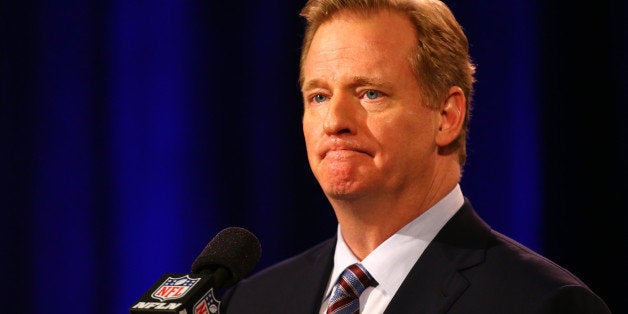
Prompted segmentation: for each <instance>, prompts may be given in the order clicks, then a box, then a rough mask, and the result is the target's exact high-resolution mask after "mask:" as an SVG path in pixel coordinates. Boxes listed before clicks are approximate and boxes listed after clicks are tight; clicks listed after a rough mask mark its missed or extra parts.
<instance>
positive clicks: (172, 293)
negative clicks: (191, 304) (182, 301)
mask: <svg viewBox="0 0 628 314" xmlns="http://www.w3.org/2000/svg"><path fill="white" fill-rule="evenodd" d="M199 280H201V279H200V278H190V276H188V275H185V276H183V277H177V278H173V277H168V279H166V280H164V282H163V283H162V284H161V286H159V287H158V288H157V289H156V290H155V291H153V294H151V296H152V297H153V298H155V299H157V300H159V301H166V300H172V299H178V298H181V297H183V296H184V295H185V294H186V293H187V292H188V291H190V289H192V287H194V285H195V284H196V283H197V282H198V281H199Z"/></svg>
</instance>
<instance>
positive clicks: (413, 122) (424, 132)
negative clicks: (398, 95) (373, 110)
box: [369, 112, 436, 159]
mask: <svg viewBox="0 0 628 314" xmlns="http://www.w3.org/2000/svg"><path fill="white" fill-rule="evenodd" d="M369 124H370V127H369V128H370V129H371V131H372V132H373V136H374V137H376V138H377V141H378V142H379V144H380V145H381V147H382V149H383V151H384V153H385V154H386V155H393V156H389V158H393V159H397V158H401V157H403V156H406V155H414V154H416V153H418V152H419V151H420V150H425V149H429V147H431V146H433V145H432V144H431V143H433V142H434V139H435V135H436V131H435V127H434V121H433V119H432V116H431V115H429V114H422V115H420V114H417V113H409V112H405V113H404V114H400V115H397V116H396V117H390V118H389V119H380V120H378V121H372V122H371V123H369ZM399 155H401V156H399Z"/></svg>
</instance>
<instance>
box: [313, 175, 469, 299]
mask: <svg viewBox="0 0 628 314" xmlns="http://www.w3.org/2000/svg"><path fill="white" fill-rule="evenodd" d="M463 203H464V196H463V194H462V190H461V188H460V185H456V186H455V187H454V189H453V190H452V191H451V192H449V194H447V195H446V196H445V197H444V198H443V199H441V200H440V201H439V202H438V203H436V204H435V205H434V206H432V207H431V208H430V209H428V210H427V211H426V212H424V213H423V214H421V215H420V216H419V217H417V218H415V219H414V220H412V221H411V222H409V223H408V224H407V225H405V226H404V227H402V228H401V229H399V230H398V231H397V232H396V233H395V234H393V235H392V236H391V237H390V238H388V239H387V240H386V241H384V242H383V243H382V244H380V245H379V246H378V247H377V248H376V249H375V250H373V252H371V253H370V254H369V255H368V256H367V257H366V258H364V260H362V261H361V264H362V265H363V266H364V267H365V268H366V269H367V271H368V272H369V273H370V274H371V275H372V276H373V278H374V279H375V280H376V281H377V282H378V283H379V285H378V287H377V288H378V289H382V292H383V293H386V294H388V295H390V296H392V295H394V294H395V293H396V292H397V290H398V289H399V286H401V283H402V282H403V280H404V279H405V278H406V276H407V275H408V273H409V272H410V270H411V269H412V267H413V266H414V264H415V263H416V262H417V260H418V259H419V257H420V256H421V254H423V251H425V248H426V247H427V246H428V244H429V243H430V242H431V241H432V239H434V237H435V236H436V234H437V233H438V232H439V231H440V229H441V228H442V227H443V226H444V225H445V224H446V223H447V221H449V219H450V218H451V217H452V216H453V215H454V214H455V213H456V212H457V211H458V209H460V207H462V204H463ZM357 262H360V261H359V260H358V259H357V257H355V255H353V253H352V252H351V250H350V249H349V247H348V246H347V244H346V243H345V241H344V239H343V238H342V232H341V231H340V226H338V227H337V239H336V251H335V253H334V268H333V270H332V273H331V276H330V277H329V278H330V280H329V282H328V283H327V289H326V290H325V298H328V297H329V294H330V293H331V289H332V288H333V286H334V284H335V283H336V281H337V279H338V277H339V276H340V274H341V273H342V271H344V269H345V268H347V266H349V265H351V264H354V263H357ZM393 264H394V267H392V266H393Z"/></svg>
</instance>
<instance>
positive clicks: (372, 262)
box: [222, 0, 610, 313]
mask: <svg viewBox="0 0 628 314" xmlns="http://www.w3.org/2000/svg"><path fill="white" fill-rule="evenodd" d="M301 15H302V16H304V17H305V18H306V20H307V21H308V24H307V28H306V32H305V38H304V43H303V50H302V57H301V75H300V83H301V89H302V94H303V102H304V113H303V133H304V136H305V142H306V146H307V154H308V160H309V163H310V166H311V169H312V171H313V173H314V175H315V177H316V179H317V180H318V182H319V184H320V186H321V188H322V190H323V192H324V193H325V195H326V196H327V198H328V200H329V202H330V203H331V205H332V207H333V209H334V212H335V214H336V217H337V220H338V232H337V235H336V236H335V237H334V238H332V239H330V240H328V241H326V242H324V243H321V244H319V245H318V246H316V247H314V248H311V249H310V250H308V251H306V252H304V253H302V254H300V255H298V256H295V257H293V258H291V259H288V260H286V261H283V262H281V263H279V264H277V265H275V266H272V267H270V268H268V269H266V270H263V271H261V272H259V273H257V274H255V275H253V276H251V277H250V278H249V279H246V280H243V281H242V282H241V283H240V284H238V285H237V286H235V287H234V288H233V289H231V290H230V291H228V292H227V293H226V294H225V296H224V300H223V302H222V303H223V304H222V305H223V308H222V311H223V313H337V312H336V311H341V312H338V313H344V312H342V310H345V309H347V308H348V307H350V306H354V307H355V308H354V309H353V310H351V311H349V312H350V313H354V312H356V311H358V310H359V311H360V313H610V311H609V309H608V307H607V306H606V305H605V303H604V302H603V301H602V300H601V299H600V298H599V297H598V296H597V295H596V294H595V293H594V292H592V291H591V290H590V289H589V288H588V287H587V286H586V285H585V284H584V283H583V282H582V281H581V280H579V279H578V278H577V277H576V276H574V275H573V274H571V273H570V272H569V271H567V270H565V269H563V268H561V267H560V266H558V265H556V264H554V263H552V262H551V261H549V260H547V259H545V258H544V257H542V256H540V255H538V254H536V253H535V252H533V251H531V250H529V249H528V248H526V247H524V246H523V245H521V244H519V243H517V242H515V241H514V240H512V239H509V238H508V237H506V236H504V235H501V234H499V233H497V232H496V231H494V230H491V229H490V228H489V226H487V225H486V224H485V223H484V222H483V221H482V220H481V219H480V218H479V217H478V216H477V214H476V213H475V212H474V210H473V208H472V207H471V203H470V202H469V200H467V199H466V198H465V197H464V196H463V194H462V191H461V189H460V186H459V181H460V179H461V175H462V167H463V165H464V162H465V159H466V150H465V140H466V134H467V128H468V122H469V112H470V103H471V95H472V91H473V82H474V73H475V67H474V65H473V64H472V62H471V59H470V57H469V52H468V42H467V39H466V36H465V35H464V33H463V31H462V28H461V27H460V25H459V24H458V22H457V21H456V20H455V18H454V16H453V15H452V14H451V12H450V10H449V9H448V8H447V7H446V5H445V4H443V3H442V2H440V1H436V0H407V1H404V0H398V1H395V0H344V1H342V0H310V1H309V2H308V3H307V4H306V5H305V7H304V8H303V10H302V12H301ZM350 265H354V266H352V267H351V270H352V272H351V273H348V272H347V273H344V271H345V268H347V267H348V266H350ZM341 273H343V275H342V276H341ZM342 278H345V279H342ZM347 279H350V280H348V281H346V282H343V281H344V280H347ZM337 283H339V286H341V287H337V285H336V284H337ZM358 286H359V289H358ZM362 289H365V290H364V291H363V292H362V291H360V290H362ZM343 293H345V294H346V295H343ZM351 295H353V297H354V298H353V299H352V298H351V297H352V296H351ZM337 300H340V301H338V302H340V303H337V302H336V301H337ZM342 302H344V303H342Z"/></svg>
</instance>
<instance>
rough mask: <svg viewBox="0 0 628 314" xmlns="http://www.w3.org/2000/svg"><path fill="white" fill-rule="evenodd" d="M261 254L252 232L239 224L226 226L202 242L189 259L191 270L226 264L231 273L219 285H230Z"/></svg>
mask: <svg viewBox="0 0 628 314" xmlns="http://www.w3.org/2000/svg"><path fill="white" fill-rule="evenodd" d="M261 255H262V247H261V245H260V243H259V240H258V239H257V237H256V236H255V235H254V234H253V233H251V232H250V231H248V230H246V229H244V228H240V227H228V228H225V229H223V230H222V231H220V232H219V233H218V234H216V236H215V237H214V238H213V239H212V240H211V241H209V243H208V244H207V246H205V248H204V249H203V251H202V252H201V254H199V256H198V257H197V258H196V260H195V261H194V263H192V274H197V273H201V272H205V271H209V272H213V271H216V270H217V269H219V268H225V269H226V270H228V271H229V273H230V274H229V275H230V277H229V278H226V279H224V280H225V282H224V283H220V286H223V287H229V286H232V285H234V284H236V283H237V282H238V281H240V280H241V279H242V278H244V277H245V276H246V275H248V274H249V273H250V272H251V271H252V270H253V268H254V267H255V265H256V264H257V262H258V261H259V259H260V256H261Z"/></svg>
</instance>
